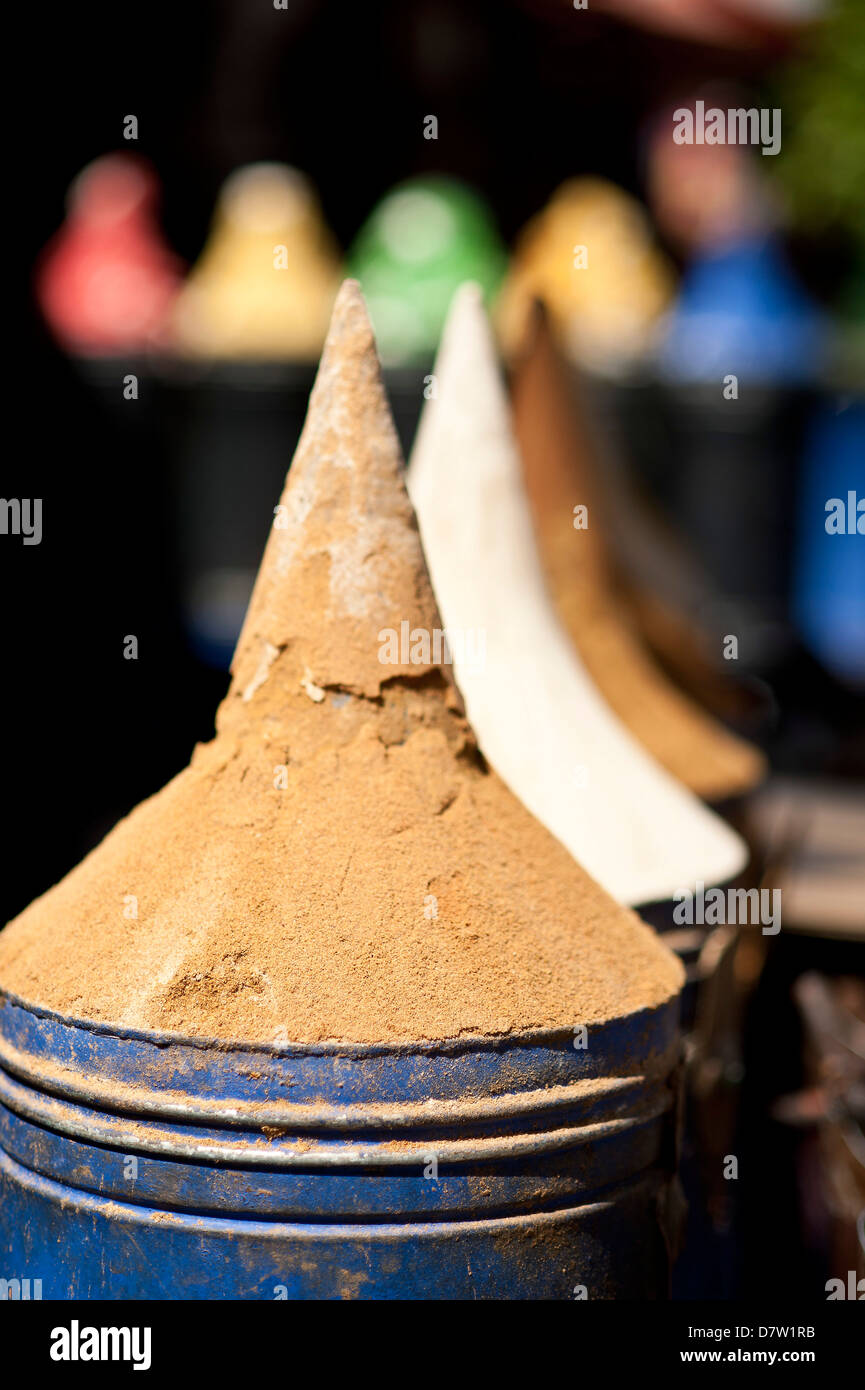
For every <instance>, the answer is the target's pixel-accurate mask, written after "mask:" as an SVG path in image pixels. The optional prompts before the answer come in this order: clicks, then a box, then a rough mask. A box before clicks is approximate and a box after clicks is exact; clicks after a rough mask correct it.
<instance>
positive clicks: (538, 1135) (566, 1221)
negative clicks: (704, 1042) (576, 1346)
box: [0, 993, 679, 1299]
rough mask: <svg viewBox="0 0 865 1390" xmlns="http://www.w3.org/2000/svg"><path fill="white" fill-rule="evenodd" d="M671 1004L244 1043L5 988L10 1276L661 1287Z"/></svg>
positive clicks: (674, 1039)
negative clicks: (423, 1034)
mask: <svg viewBox="0 0 865 1390" xmlns="http://www.w3.org/2000/svg"><path fill="white" fill-rule="evenodd" d="M678 1010H679V1001H678V998H674V999H672V1000H671V1001H670V1002H669V1003H668V1004H667V1005H665V1006H663V1007H662V1008H660V1009H658V1010H654V1011H651V1012H649V1011H646V1012H644V1013H641V1014H637V1015H633V1016H631V1017H629V1018H627V1019H624V1020H619V1021H615V1022H613V1023H609V1024H605V1025H598V1026H592V1027H589V1028H588V1030H587V1033H586V1036H585V1038H581V1037H580V1036H579V1035H575V1034H574V1033H572V1032H568V1031H557V1032H544V1033H537V1034H531V1035H530V1034H520V1035H516V1036H511V1037H506V1038H482V1037H467V1038H461V1039H459V1040H458V1041H454V1042H453V1043H444V1044H435V1043H418V1044H412V1045H404V1046H397V1045H387V1046H385V1045H382V1046H351V1045H334V1044H329V1045H325V1044H322V1045H317V1046H303V1047H301V1046H297V1045H294V1044H284V1045H274V1046H264V1045H253V1046H240V1045H238V1046H234V1045H231V1044H221V1043H218V1042H212V1041H207V1040H203V1039H190V1038H182V1037H179V1036H177V1035H157V1034H153V1033H143V1032H135V1031H132V1030H121V1029H114V1028H108V1027H102V1026H100V1025H96V1024H89V1023H84V1022H81V1021H76V1020H72V1019H68V1018H63V1017H60V1016H58V1015H57V1014H54V1013H51V1012H49V1011H47V1010H37V1009H34V1008H32V1007H30V1006H28V1005H26V1004H24V1003H23V1002H22V1001H20V1000H17V999H16V998H14V997H13V996H9V995H3V994H2V993H0V1251H2V1259H3V1262H4V1264H5V1265H6V1268H5V1269H0V1276H3V1277H6V1278H9V1279H14V1278H19V1279H26V1278H30V1279H31V1280H34V1279H41V1280H42V1296H43V1297H44V1298H46V1299H47V1298H54V1299H87V1298H108V1299H129V1298H138V1299H146V1298H159V1299H187V1298H205V1299H214V1298H230V1299H274V1298H290V1299H336V1298H369V1299H393V1298H397V1299H460V1298H497V1299H509V1298H520V1299H526V1298H527V1299H532V1298H568V1299H570V1298H575V1297H589V1298H627V1297H636V1298H647V1297H659V1296H660V1297H663V1296H665V1294H666V1291H667V1277H668V1266H669V1253H668V1252H669V1247H670V1244H671V1241H672V1239H673V1232H672V1230H671V1226H672V1225H674V1224H675V1223H674V1221H672V1220H671V1219H670V1218H669V1216H668V1213H669V1212H671V1211H673V1210H674V1209H675V1202H671V1201H670V1200H669V1199H670V1196H671V1192H672V1184H673V1174H674V1169H675V1148H676V1139H675V1129H676V1125H677V1118H676V1117H677V1112H678V1091H679V1039H678V1031H677V1019H678ZM580 1041H584V1042H586V1043H587V1046H585V1047H580V1046H575V1043H579V1042H580Z"/></svg>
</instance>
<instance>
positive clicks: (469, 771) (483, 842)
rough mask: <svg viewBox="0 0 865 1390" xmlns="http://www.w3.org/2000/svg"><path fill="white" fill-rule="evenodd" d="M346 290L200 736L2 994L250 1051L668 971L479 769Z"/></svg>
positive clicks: (640, 998) (4, 952)
mask: <svg viewBox="0 0 865 1390" xmlns="http://www.w3.org/2000/svg"><path fill="white" fill-rule="evenodd" d="M403 622H407V623H408V624H409V625H410V629H415V630H422V629H432V630H434V629H436V628H440V626H441V624H440V621H439V618H438V613H437V609H436V605H435V601H434V599H433V596H432V592H431V588H430V582H429V577H428V574H427V571H426V566H425V563H424V559H423V554H422V551H421V546H420V541H419V539H418V533H417V529H416V524H415V520H414V514H413V512H412V508H411V505H410V503H409V501H408V498H407V496H406V493H405V489H404V486H403V481H402V476H401V460H400V454H399V446H398V444H397V440H396V435H395V432H394V428H393V423H392V421H391V418H390V414H389V412H388V409H387V404H386V401H385V396H384V391H383V387H382V383H381V379H380V376H379V368H378V362H377V358H376V353H375V345H374V341H373V336H372V331H371V328H370V326H369V322H368V319H367V316H366V311H365V308H364V305H363V301H362V299H361V297H360V293H359V291H358V288H357V286H356V284H354V282H352V281H348V282H346V283H345V284H344V285H343V287H342V290H341V291H340V294H339V297H338V300H337V304H336V307H335V310H334V316H333V321H332V323H331V328H330V333H329V336H328V341H327V345H326V347H325V351H324V355H323V358H322V362H321V367H320V370H319V375H318V379H317V381H316V385H315V388H314V391H313V393H312V396H311V398H310V407H309V414H308V417H307V423H306V426H305V429H304V432H303V435H302V438H301V441H300V444H299V446H298V451H297V456H296V461H295V464H294V466H293V468H292V470H291V473H290V475H289V480H288V483H287V485H286V488H285V491H284V493H283V496H282V500H281V503H280V507H279V508H278V509H277V511H276V514H275V519H274V530H273V534H272V535H271V537H270V540H269V542H268V545H267V549H266V551H265V555H264V559H263V562H262V567H261V572H260V574H259V578H258V582H257V585H256V589H255V592H254V595H253V598H252V602H251V605H250V610H249V614H248V616H247V620H246V623H245V625H244V629H243V633H242V635H241V638H240V641H239V644H238V649H237V654H236V657H235V662H234V667H233V680H232V685H231V689H230V691H229V694H228V696H227V697H226V699H225V701H224V702H223V705H222V707H221V709H220V711H219V715H218V718H217V730H218V732H217V736H216V738H215V739H214V740H213V742H212V743H209V744H207V745H205V746H201V747H199V748H198V749H197V750H196V752H195V754H194V756H193V759H192V762H191V764H190V766H189V767H188V768H186V769H185V770H184V771H183V772H181V773H180V774H179V775H178V776H177V777H176V778H175V779H174V780H173V781H172V782H170V783H169V784H168V786H167V787H165V788H164V789H163V790H162V791H161V792H159V793H158V794H157V795H156V796H154V797H152V798H151V799H150V800H148V801H146V802H144V803H143V804H142V805H140V806H139V807H137V808H136V810H135V811H133V812H132V814H131V815H130V816H129V817H128V818H127V819H126V820H124V821H122V822H121V823H120V824H119V825H118V826H117V827H116V828H115V829H114V830H113V831H112V832H111V834H110V835H109V836H108V837H107V838H106V839H105V841H104V842H103V843H102V844H101V845H100V846H99V847H98V848H97V849H96V850H94V851H93V853H92V854H90V855H89V856H88V857H87V858H86V859H85V860H84V861H83V863H82V864H80V865H79V866H78V867H77V868H76V869H74V870H73V871H72V872H71V873H70V874H69V875H68V876H67V877H66V878H65V879H64V880H63V881H62V882H61V883H60V884H58V885H57V886H56V887H55V888H53V889H51V890H50V891H49V892H48V893H46V894H45V895H44V896H43V897H42V898H40V899H38V900H37V901H36V902H35V903H33V904H32V905H31V906H30V907H29V908H28V909H27V910H26V911H25V912H23V913H22V914H21V915H20V916H19V917H18V918H17V919H16V920H15V921H14V922H13V923H11V924H10V925H9V926H8V927H7V928H6V930H5V931H4V932H3V933H2V935H0V986H2V988H3V989H5V990H7V991H9V992H12V993H13V994H15V995H18V996H20V997H22V998H23V999H25V1000H26V1001H28V1002H29V1003H31V1004H33V1005H37V1006H45V1007H48V1008H51V1009H56V1010H58V1011H60V1012H62V1013H64V1014H71V1015H73V1016H76V1017H79V1018H86V1019H93V1020H98V1021H100V1022H103V1023H107V1024H113V1025H116V1026H134V1027H139V1028H146V1029H156V1030H165V1031H170V1032H175V1033H180V1034H186V1035H198V1036H205V1037H207V1036H209V1037H217V1038H221V1039H233V1040H241V1041H249V1042H255V1041H270V1040H276V1041H283V1042H299V1043H315V1042H319V1041H322V1040H337V1041H349V1042H357V1043H365V1042H370V1043H372V1042H394V1041H409V1040H421V1039H447V1038H453V1037H455V1036H457V1035H460V1034H475V1033H483V1034H504V1033H509V1032H511V1031H523V1030H528V1029H532V1030H534V1029H541V1028H547V1027H567V1028H570V1027H572V1026H573V1025H574V1024H575V1023H578V1022H579V1023H589V1022H592V1021H601V1020H606V1019H609V1018H613V1017H619V1016H622V1015H626V1014H631V1013H633V1012H635V1011H637V1010H641V1009H644V1008H651V1007H652V1006H655V1005H658V1004H660V1003H662V1002H663V1001H666V1000H668V999H669V998H670V997H671V996H672V995H673V994H674V993H675V992H676V991H677V990H678V989H679V987H680V984H681V977H682V972H681V968H680V966H679V964H678V962H677V961H676V960H675V958H674V957H673V956H672V955H671V954H670V953H669V952H668V951H667V949H666V948H665V947H664V946H662V945H661V943H660V942H659V941H658V939H657V938H656V937H655V935H654V933H652V932H651V931H650V930H649V929H648V928H647V927H645V926H644V925H643V924H642V923H641V922H640V921H639V920H638V918H637V917H635V916H634V914H633V913H631V912H629V911H628V910H627V909H624V908H621V907H619V906H618V905H617V904H615V903H614V902H613V900H612V899H611V898H610V897H608V895H607V894H606V893H604V892H603V890H602V889H601V888H600V887H599V886H598V885H597V884H596V883H594V882H593V881H592V880H591V879H590V878H589V877H588V875H587V874H586V873H585V872H584V871H583V870H582V869H581V868H580V867H579V866H578V865H577V864H576V863H575V862H574V860H573V859H572V858H571V856H570V855H569V854H568V852H567V851H566V850H565V849H564V848H563V846H562V845H560V844H559V843H558V841H556V840H555V839H554V838H553V837H552V836H551V835H550V834H549V833H548V832H547V831H546V830H544V829H543V827H542V826H541V825H540V824H539V823H538V822H537V821H535V820H534V819H533V818H532V816H531V815H530V814H529V813H528V812H527V811H526V810H525V808H524V807H523V806H522V805H521V804H520V803H519V802H518V801H517V800H516V798H515V797H514V796H513V795H512V794H511V793H510V792H509V791H508V790H507V789H506V788H505V786H504V785H503V783H502V782H501V781H500V780H499V778H498V777H497V776H495V774H493V773H491V772H490V771H488V770H487V768H486V767H485V765H484V764H483V762H482V760H481V759H480V758H479V756H478V754H477V751H476V747H475V742H474V737H473V735H472V733H471V730H470V729H469V728H468V726H467V724H466V722H465V719H464V716H463V714H462V709H461V702H460V700H459V696H458V693H457V691H456V689H455V687H454V685H453V682H452V680H451V678H450V674H449V671H448V670H447V669H445V668H442V667H441V666H440V665H437V664H436V663H435V660H434V659H433V658H432V657H430V658H428V659H427V660H426V661H424V660H421V661H420V662H419V663H418V662H415V661H410V660H405V659H404V653H400V652H397V659H396V660H395V661H394V662H393V663H392V664H385V663H383V662H382V661H381V660H380V659H379V656H380V652H381V651H382V640H383V638H382V634H383V633H384V632H385V630H386V629H389V628H391V629H395V630H396V631H397V632H399V631H400V629H401V625H402V623H403Z"/></svg>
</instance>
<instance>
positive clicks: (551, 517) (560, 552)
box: [513, 308, 765, 801]
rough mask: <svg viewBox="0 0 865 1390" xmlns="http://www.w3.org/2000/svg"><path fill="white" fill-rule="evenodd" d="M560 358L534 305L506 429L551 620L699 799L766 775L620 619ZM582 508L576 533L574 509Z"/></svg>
mask: <svg viewBox="0 0 865 1390" xmlns="http://www.w3.org/2000/svg"><path fill="white" fill-rule="evenodd" d="M564 372H565V368H564V364H563V363H562V362H561V360H560V359H559V357H558V354H557V351H556V348H555V345H554V343H553V340H552V334H551V332H550V328H549V325H548V322H547V319H546V316H545V315H544V314H543V313H542V312H541V311H540V309H539V308H536V311H535V314H534V317H533V320H532V324H531V332H530V334H529V338H528V340H527V343H526V349H525V352H524V355H523V356H522V358H521V360H520V361H519V362H518V363H517V365H516V368H515V371H514V378H513V408H514V427H515V430H516V434H517V438H518V441H519V445H520V454H521V457H522V460H523V466H524V477H525V485H526V491H527V493H528V496H529V501H530V504H531V509H532V519H533V522H534V526H535V533H536V536H537V540H538V548H539V551H540V555H541V561H542V563H543V566H544V571H545V574H546V579H547V585H548V587H549V590H550V595H551V597H552V599H553V602H554V604H555V607H556V611H557V613H558V616H559V618H560V620H561V622H562V625H563V626H564V627H565V629H566V630H567V632H568V633H569V635H570V637H571V640H572V641H573V643H574V645H575V647H576V649H577V651H578V652H579V655H580V658H581V660H582V662H583V664H584V665H585V667H586V669H587V670H588V671H589V673H590V674H591V676H592V678H593V679H594V681H595V683H596V685H597V686H598V689H599V690H600V691H601V692H602V694H603V695H604V698H605V699H606V700H607V702H608V703H609V705H610V707H611V709H613V710H614V711H615V713H616V714H617V715H618V716H619V718H620V719H621V720H622V723H623V724H625V725H626V726H627V727H628V728H629V729H630V730H631V732H632V733H633V734H634V736H635V737H636V738H637V739H639V741H640V743H642V744H643V746H644V747H645V748H647V749H648V751H649V752H650V753H651V754H652V755H653V756H654V757H655V758H657V760H658V762H659V763H660V764H661V765H662V766H663V767H665V768H666V769H667V770H668V771H669V772H671V773H672V774H673V776H674V777H677V778H678V779H679V781H681V782H683V783H684V784H685V786H687V787H689V788H690V789H691V790H692V791H693V792H695V793H696V794H697V795H698V796H701V797H703V798H704V799H705V800H707V801H725V800H727V799H728V798H730V797H735V796H738V795H740V794H742V793H743V792H746V791H750V790H752V789H753V788H754V787H755V786H756V785H757V783H758V782H759V781H760V780H761V778H762V777H763V775H764V772H765V763H764V759H763V757H762V755H761V754H760V752H759V751H758V750H757V749H756V748H754V747H753V746H752V745H750V744H748V743H746V742H745V741H744V740H742V739H739V738H737V737H736V736H735V735H734V734H731V733H729V732H728V731H727V730H726V729H725V728H724V727H723V725H721V724H719V723H717V721H715V720H714V719H712V718H711V716H709V715H707V714H704V713H703V711H702V710H701V709H700V708H699V707H698V706H697V705H695V704H694V703H693V702H692V701H691V700H689V699H688V697H687V696H686V695H684V694H682V693H681V692H680V691H679V690H677V689H676V688H675V686H673V685H671V683H670V682H669V681H668V680H667V678H666V676H665V675H664V674H663V673H662V671H661V670H660V669H659V668H658V667H657V666H656V665H655V662H654V661H653V659H652V657H651V656H650V655H649V653H648V652H647V651H646V649H645V648H644V647H643V646H642V644H641V641H640V639H639V637H638V635H637V634H636V633H635V631H634V630H633V627H632V625H631V624H630V623H629V621H628V618H627V613H626V604H625V603H624V602H623V601H622V598H621V595H620V594H619V593H618V592H617V585H616V578H615V575H614V573H613V567H612V565H611V562H610V559H609V555H608V553H607V547H606V545H605V543H604V539H603V531H604V525H605V521H606V523H607V524H609V518H605V517H604V514H603V504H602V502H601V499H600V498H599V496H598V488H597V483H596V482H594V481H593V478H592V471H593V464H592V458H591V445H590V443H589V440H588V437H587V435H586V434H585V432H584V431H583V430H582V428H581V425H580V422H579V420H578V418H577V417H576V414H575V411H574V406H573V402H572V399H571V390H570V385H569V383H568V382H567V380H566V378H565V375H564ZM579 503H582V504H583V505H585V506H587V507H588V525H587V526H586V527H585V528H584V529H575V527H574V517H573V509H574V506H575V505H576V504H579Z"/></svg>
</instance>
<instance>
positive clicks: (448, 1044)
mask: <svg viewBox="0 0 865 1390" xmlns="http://www.w3.org/2000/svg"><path fill="white" fill-rule="evenodd" d="M681 992H682V986H681V985H680V987H679V988H678V989H677V990H674V991H673V992H672V993H671V994H670V995H668V996H667V997H666V998H665V999H662V1000H661V1001H660V1002H659V1003H657V1004H647V1005H644V1006H643V1007H642V1008H640V1009H635V1010H634V1011H633V1012H632V1013H628V1014H619V1015H617V1016H616V1017H614V1018H609V1019H592V1018H577V1017H576V1016H575V1019H574V1023H573V1024H572V1025H571V1026H562V1027H559V1028H533V1029H525V1030H521V1031H518V1032H510V1033H462V1034H459V1035H458V1036H456V1037H451V1038H440V1039H433V1038H426V1039H423V1038H420V1039H416V1040H412V1039H408V1040H404V1041H391V1042H376V1043H370V1042H351V1041H347V1040H346V1041H338V1040H325V1041H321V1042H310V1043H300V1042H289V1041H286V1042H273V1041H269V1042H268V1041H264V1040H260V1041H255V1040H254V1039H241V1038H231V1039H226V1038H216V1037H209V1036H205V1035H203V1034H200V1033H199V1034H195V1033H192V1034H189V1033H177V1032H173V1031H171V1030H169V1029H166V1030H164V1031H160V1032H155V1031H153V1030H151V1029H144V1028H132V1027H127V1026H125V1025H123V1026H121V1025H117V1024H112V1023H105V1022H101V1021H100V1020H98V1019H88V1018H82V1017H79V1016H77V1015H74V1014H64V1013H60V1012H59V1010H57V1009H52V1008H50V1007H48V1006H47V1005H42V1004H34V1003H31V1002H30V1001H29V1000H27V999H24V998H23V997H22V996H21V995H17V994H15V993H14V992H13V991H12V990H7V989H5V988H4V987H3V986H2V985H0V1010H2V1009H3V1008H4V1007H5V1006H6V1005H7V1004H11V1005H12V1006H13V1007H14V1008H17V1009H21V1010H23V1011H24V1012H26V1013H29V1014H32V1015H33V1016H34V1017H36V1018H45V1019H48V1020H50V1021H52V1022H54V1023H58V1024H60V1025H61V1026H62V1027H64V1028H73V1029H77V1030H79V1031H81V1032H87V1033H94V1034H96V1035H97V1036H100V1037H105V1038H110V1039H117V1040H118V1041H121V1042H123V1041H132V1042H145V1043H150V1044H151V1045H153V1046H156V1047H173V1046H181V1047H189V1048H200V1049H201V1050H202V1051H206V1052H227V1053H245V1054H249V1053H265V1054H267V1055H269V1056H273V1057H309V1056H325V1057H327V1056H350V1057H357V1058H362V1057H382V1056H394V1057H403V1056H407V1055H411V1056H418V1055H419V1056H440V1055H442V1054H444V1055H459V1054H461V1053H471V1052H479V1051H480V1052H485V1051H495V1052H499V1051H501V1049H502V1048H503V1047H507V1046H510V1045H512V1046H514V1047H516V1048H524V1047H537V1046H541V1047H543V1046H548V1047H552V1048H558V1047H560V1046H561V1045H562V1043H563V1042H564V1041H565V1040H572V1039H573V1037H574V1031H575V1028H577V1027H581V1026H584V1027H586V1028H605V1029H610V1028H614V1027H616V1025H620V1026H621V1025H624V1024H627V1023H631V1024H634V1023H636V1022H637V1021H639V1020H641V1019H642V1020H645V1022H646V1023H648V1022H649V1021H650V1020H654V1021H660V1020H661V1019H662V1018H663V1016H664V1014H665V1013H669V1014H670V1015H671V1021H672V1023H673V1025H674V1027H673V1032H675V1031H676V1028H675V1023H676V1021H677V1020H678V1007H679V998H680V995H681ZM651 1050H652V1049H651V1048H648V1049H647V1051H649V1052H650V1051H651Z"/></svg>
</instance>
